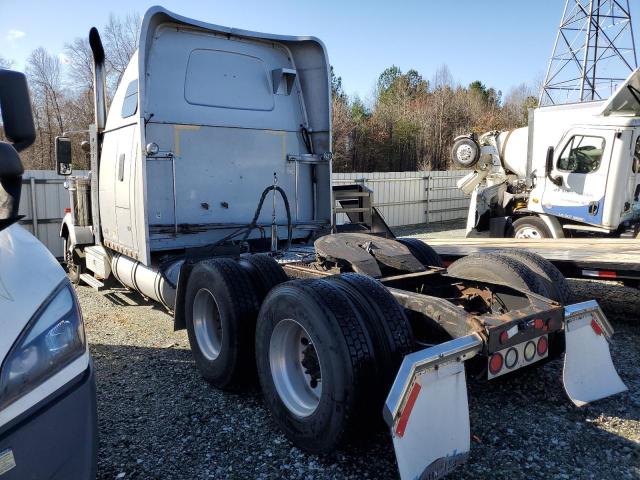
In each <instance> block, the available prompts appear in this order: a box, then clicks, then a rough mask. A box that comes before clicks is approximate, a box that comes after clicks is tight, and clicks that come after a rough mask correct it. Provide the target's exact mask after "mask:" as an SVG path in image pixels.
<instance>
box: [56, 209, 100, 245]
mask: <svg viewBox="0 0 640 480" xmlns="http://www.w3.org/2000/svg"><path fill="white" fill-rule="evenodd" d="M60 238H64V239H66V240H68V241H69V244H70V245H72V246H74V247H75V246H76V245H91V244H93V243H94V238H93V232H92V231H91V227H79V226H77V225H74V224H73V217H72V215H71V214H70V213H65V214H64V217H63V219H62V224H61V225H60Z"/></svg>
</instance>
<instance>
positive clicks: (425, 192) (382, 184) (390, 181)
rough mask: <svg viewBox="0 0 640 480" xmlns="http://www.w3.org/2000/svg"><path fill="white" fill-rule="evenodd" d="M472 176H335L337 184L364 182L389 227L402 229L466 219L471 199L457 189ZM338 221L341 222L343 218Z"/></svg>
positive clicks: (455, 172)
mask: <svg viewBox="0 0 640 480" xmlns="http://www.w3.org/2000/svg"><path fill="white" fill-rule="evenodd" d="M468 173H469V171H467V170H450V171H437V172H435V171H434V172H427V171H423V172H371V173H334V174H333V183H334V184H336V185H341V184H348V183H361V184H363V185H365V186H366V187H368V188H370V189H371V190H373V205H374V206H375V207H378V210H379V211H380V212H381V213H382V216H383V217H384V219H385V220H386V222H387V224H388V225H389V226H391V227H402V226H405V225H418V224H421V223H426V224H430V223H440V222H446V221H449V220H456V219H461V218H466V217H467V210H468V208H469V196H468V195H464V194H463V193H462V191H460V190H459V189H458V188H457V187H456V182H457V181H458V180H459V179H460V178H462V177H464V176H465V175H466V174H468ZM342 215H343V217H344V214H342ZM336 221H337V222H338V223H340V218H338V219H337V220H336ZM343 221H344V220H343Z"/></svg>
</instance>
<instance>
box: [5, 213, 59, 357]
mask: <svg viewBox="0 0 640 480" xmlns="http://www.w3.org/2000/svg"><path fill="white" fill-rule="evenodd" d="M64 278H65V273H64V270H63V269H62V267H61V266H60V264H59V263H58V262H57V261H56V259H55V258H54V257H53V255H51V253H49V251H48V250H47V249H46V247H45V246H44V245H43V244H42V243H40V242H39V241H38V239H36V238H35V237H34V236H33V235H31V234H30V233H29V232H27V231H26V230H25V229H24V228H22V227H21V226H20V225H18V224H15V225H12V226H11V227H9V228H6V229H4V230H2V231H0V364H1V363H2V361H3V360H4V358H5V357H6V356H7V353H8V352H9V350H10V349H11V346H12V345H13V344H14V342H15V341H16V340H17V338H18V336H19V335H20V332H22V330H23V329H24V328H25V327H26V325H27V323H29V320H30V319H31V317H32V316H33V314H34V313H35V312H36V310H37V309H38V307H40V305H42V303H43V302H44V301H45V299H46V298H47V297H48V296H49V295H50V294H51V292H52V291H53V289H54V288H55V287H56V286H58V285H59V284H60V282H61V281H62V280H63V279H64Z"/></svg>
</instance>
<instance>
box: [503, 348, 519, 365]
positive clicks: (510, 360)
mask: <svg viewBox="0 0 640 480" xmlns="http://www.w3.org/2000/svg"><path fill="white" fill-rule="evenodd" d="M516 363H518V350H516V349H515V348H510V349H509V350H507V354H506V355H505V356H504V364H505V366H506V367H507V368H508V369H512V368H513V367H515V366H516Z"/></svg>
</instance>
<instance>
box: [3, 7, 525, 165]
mask: <svg viewBox="0 0 640 480" xmlns="http://www.w3.org/2000/svg"><path fill="white" fill-rule="evenodd" d="M139 26H140V16H139V15H137V14H130V15H126V16H123V17H118V16H116V15H113V14H111V15H110V16H109V20H108V22H107V24H106V25H105V26H104V27H103V28H102V29H101V36H102V39H103V43H104V47H105V53H106V55H105V57H106V70H107V97H108V100H109V99H111V98H112V96H113V94H114V93H115V89H116V87H117V85H118V82H119V80H120V77H121V76H122V74H123V73H124V70H125V68H126V67H127V65H128V63H129V59H130V58H131V55H132V54H133V53H134V52H135V50H136V49H137V47H138V45H137V41H138V29H139ZM92 65H93V60H92V55H91V49H90V47H89V42H88V39H87V38H75V39H74V40H73V41H71V42H68V43H67V44H65V47H64V54H63V55H53V54H52V53H50V52H49V51H47V49H46V48H44V47H40V48H37V49H36V50H34V51H33V52H32V53H31V54H30V55H29V57H28V59H27V61H26V69H25V73H26V75H27V78H28V81H29V87H30V89H31V100H32V104H33V114H34V121H35V125H36V134H37V137H36V142H35V143H34V145H33V146H31V147H30V148H29V149H28V150H26V151H25V152H24V153H23V155H22V157H23V162H24V164H25V167H26V168H29V169H54V168H55V152H54V142H55V137H56V136H58V135H61V134H62V133H63V132H65V133H67V134H69V135H70V136H71V137H75V138H74V141H73V142H72V145H73V149H74V150H73V156H74V166H75V168H88V167H89V159H88V157H87V155H86V153H84V152H83V151H82V150H81V149H80V141H81V140H84V139H86V138H87V136H86V129H87V127H88V125H89V124H91V123H92V122H93V75H92ZM11 67H12V62H10V61H9V60H7V59H5V58H3V57H0V68H11ZM331 92H332V106H333V114H332V115H333V170H334V171H336V172H354V171H358V172H369V171H411V170H445V169H448V168H450V167H451V161H450V153H449V151H450V148H451V145H452V143H453V139H454V137H455V136H456V135H459V134H462V133H467V132H476V133H482V132H485V131H489V130H503V129H511V128H516V127H520V126H523V125H526V122H527V112H528V108H530V107H533V106H536V104H537V102H536V98H535V97H534V90H533V89H532V88H530V87H528V86H527V85H526V84H522V85H520V86H518V87H515V88H513V89H512V90H511V91H509V92H508V93H507V95H506V96H505V97H504V98H503V97H502V93H501V92H500V91H496V90H495V89H493V88H490V87H487V86H485V85H484V84H483V83H482V82H481V81H475V82H472V83H471V84H470V85H468V86H466V87H465V86H461V85H459V84H457V83H456V82H454V80H453V77H452V75H451V73H450V71H449V69H448V68H447V67H446V66H442V67H440V68H439V69H437V71H436V72H435V74H434V75H433V77H432V79H431V80H426V79H425V78H424V77H423V76H422V75H421V74H420V73H419V72H417V71H416V70H413V69H412V70H408V71H407V72H403V71H402V70H401V69H400V68H398V67H396V66H391V67H389V68H387V69H385V70H384V71H383V72H382V73H381V74H380V76H379V77H378V79H377V83H376V87H375V91H374V93H373V98H372V99H371V100H368V101H367V102H364V101H362V100H361V99H360V98H359V97H358V96H352V97H350V96H348V95H347V94H346V93H345V92H344V89H343V87H342V80H341V78H340V77H339V76H337V75H336V74H335V73H334V71H333V68H332V69H331ZM0 138H3V134H2V129H1V128H0Z"/></svg>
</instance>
